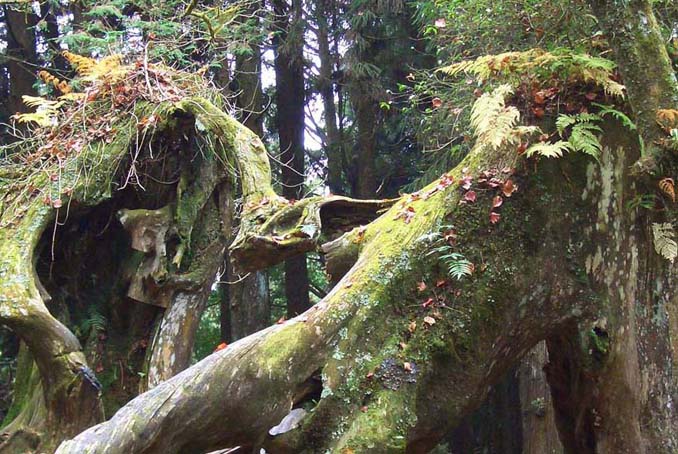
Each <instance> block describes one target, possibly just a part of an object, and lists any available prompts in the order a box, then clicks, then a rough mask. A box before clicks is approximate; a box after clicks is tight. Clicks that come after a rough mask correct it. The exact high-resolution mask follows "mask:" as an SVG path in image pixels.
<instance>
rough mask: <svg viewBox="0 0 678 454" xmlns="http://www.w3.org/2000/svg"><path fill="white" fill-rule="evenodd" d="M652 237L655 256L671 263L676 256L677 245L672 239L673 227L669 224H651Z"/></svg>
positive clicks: (677, 254) (677, 251) (677, 252)
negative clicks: (657, 255)
mask: <svg viewBox="0 0 678 454" xmlns="http://www.w3.org/2000/svg"><path fill="white" fill-rule="evenodd" d="M652 236H653V237H654V250H655V251H657V254H659V255H661V256H662V257H664V258H665V259H666V260H668V261H669V262H671V263H673V261H674V260H675V258H676V256H678V243H676V240H675V239H674V231H673V225H672V224H671V223H670V222H664V223H657V222H655V223H653V224H652Z"/></svg>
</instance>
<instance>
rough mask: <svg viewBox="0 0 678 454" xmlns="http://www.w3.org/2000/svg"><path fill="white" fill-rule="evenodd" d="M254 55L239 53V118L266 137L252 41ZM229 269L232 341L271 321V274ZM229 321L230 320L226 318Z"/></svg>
mask: <svg viewBox="0 0 678 454" xmlns="http://www.w3.org/2000/svg"><path fill="white" fill-rule="evenodd" d="M256 6H257V4H256V3H253V4H252V5H251V8H250V10H249V14H250V15H252V18H250V19H249V20H255V19H254V17H256ZM250 50H251V54H249V55H238V56H236V59H235V72H234V78H235V81H236V82H237V83H236V84H235V85H236V86H237V91H236V93H237V99H236V106H237V108H238V115H239V120H240V121H241V122H242V123H243V124H244V125H245V126H247V127H248V128H249V129H250V130H251V131H252V132H254V133H255V134H256V135H257V136H259V137H261V138H263V137H264V121H263V120H264V117H263V116H264V112H263V111H264V99H263V91H262V88H261V46H260V45H259V44H257V43H250ZM224 268H225V270H226V272H225V274H224V279H223V280H224V281H225V282H224V283H222V284H221V287H222V290H221V292H222V300H221V311H222V333H221V336H222V339H223V340H224V341H225V342H232V341H235V340H237V339H240V338H242V337H245V336H247V335H249V334H252V333H254V332H256V331H259V330H260V329H263V328H265V327H267V326H268V325H269V324H270V318H271V309H270V300H269V287H268V273H267V272H266V271H253V272H252V273H250V274H249V275H247V276H245V277H240V276H239V275H237V274H236V273H234V270H233V265H232V263H231V261H230V259H229V258H228V257H226V260H225V262H224ZM226 320H227V321H226Z"/></svg>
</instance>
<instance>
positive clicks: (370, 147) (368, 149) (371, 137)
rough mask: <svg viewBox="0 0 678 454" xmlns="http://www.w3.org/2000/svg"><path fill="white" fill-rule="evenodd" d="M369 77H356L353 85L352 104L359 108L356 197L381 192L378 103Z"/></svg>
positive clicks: (372, 196)
mask: <svg viewBox="0 0 678 454" xmlns="http://www.w3.org/2000/svg"><path fill="white" fill-rule="evenodd" d="M369 83H370V82H369V80H362V79H361V80H359V81H353V82H352V86H351V89H350V95H351V104H352V105H353V110H354V112H355V128H356V142H355V145H354V149H353V156H354V158H353V159H354V165H355V173H354V175H355V181H354V182H353V183H354V184H353V191H352V195H353V197H359V198H364V199H371V198H374V197H375V196H376V194H377V170H376V167H375V164H376V163H375V159H376V152H377V141H376V133H377V128H378V126H377V124H378V114H379V113H378V106H377V104H376V101H375V100H374V99H373V98H372V95H371V90H369V89H367V87H366V85H367V84H369Z"/></svg>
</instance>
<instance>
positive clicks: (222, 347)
mask: <svg viewBox="0 0 678 454" xmlns="http://www.w3.org/2000/svg"><path fill="white" fill-rule="evenodd" d="M226 347H228V344H227V343H226V342H222V343H220V344H219V345H217V348H215V349H214V351H215V352H218V351H219V350H223V349H225V348H226Z"/></svg>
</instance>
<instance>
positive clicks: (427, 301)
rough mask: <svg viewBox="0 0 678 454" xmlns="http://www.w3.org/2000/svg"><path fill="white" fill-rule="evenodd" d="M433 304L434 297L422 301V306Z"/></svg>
mask: <svg viewBox="0 0 678 454" xmlns="http://www.w3.org/2000/svg"><path fill="white" fill-rule="evenodd" d="M431 305H433V298H429V299H427V300H426V301H424V302H423V303H421V307H430V306H431Z"/></svg>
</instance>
